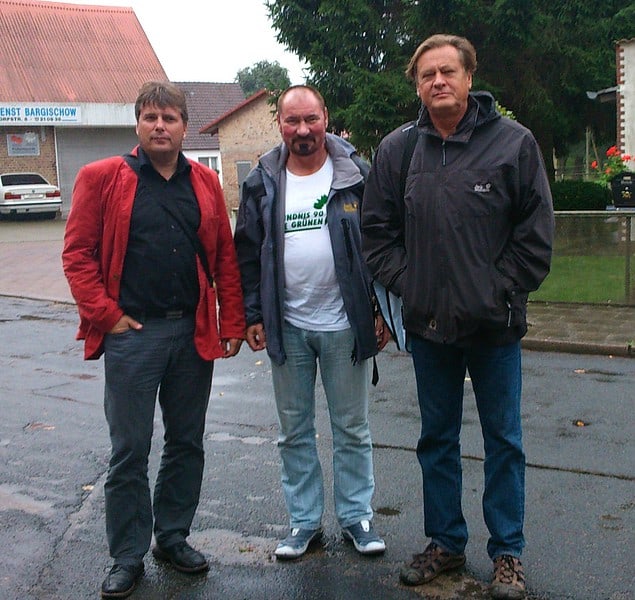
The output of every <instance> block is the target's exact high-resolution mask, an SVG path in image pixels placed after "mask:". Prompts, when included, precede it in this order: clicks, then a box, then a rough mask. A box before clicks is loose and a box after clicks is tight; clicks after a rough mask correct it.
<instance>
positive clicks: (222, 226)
mask: <svg viewBox="0 0 635 600" xmlns="http://www.w3.org/2000/svg"><path fill="white" fill-rule="evenodd" d="M135 116H136V120H137V125H136V132H137V136H138V139H139V145H138V146H137V147H136V148H135V149H134V150H133V151H132V153H131V154H130V155H127V156H126V157H121V156H115V157H111V158H107V159H104V160H100V161H97V162H94V163H91V164H89V165H86V166H85V167H83V168H82V169H81V170H80V172H79V174H78V176H77V180H76V182H75V187H74V190H73V198H72V206H71V211H70V214H69V217H68V222H67V225H66V233H65V238H64V250H63V254H62V261H63V265H64V272H65V274H66V278H67V279H68V282H69V285H70V288H71V292H72V294H73V297H74V298H75V301H76V303H77V307H78V311H79V315H80V327H79V332H78V334H77V337H78V339H83V340H84V341H85V350H84V357H85V358H86V359H97V358H99V357H100V356H101V355H102V354H104V369H105V394H104V407H105V413H106V419H107V421H108V426H109V428H110V439H111V444H112V453H111V459H110V466H109V470H108V477H107V480H106V484H105V499H106V532H107V537H108V544H109V547H110V554H111V556H112V558H113V560H114V565H113V567H112V569H111V570H110V572H109V574H108V576H107V577H106V579H105V580H104V582H103V584H102V587H101V595H102V597H103V598H125V597H127V596H128V595H130V594H131V593H132V591H133V590H134V588H135V585H136V583H137V581H138V579H139V578H140V577H141V575H142V574H143V571H144V566H143V557H144V555H145V553H146V552H147V550H148V548H149V547H150V541H151V537H152V532H153V528H154V536H155V541H156V545H155V547H154V548H153V549H152V553H153V555H154V556H155V557H156V558H157V559H159V560H165V561H167V562H169V563H170V564H171V565H172V566H173V567H174V568H175V569H177V570H179V571H181V572H184V573H200V572H204V571H206V570H207V569H208V562H207V559H206V558H205V556H203V554H201V553H200V552H198V551H197V550H195V549H193V548H192V547H191V546H190V545H189V544H188V543H187V542H186V538H187V537H188V535H189V533H190V526H191V523H192V519H193V517H194V513H195V511H196V507H197V505H198V501H199V494H200V488H201V480H202V475H203V462H204V456H203V431H204V427H205V412H206V410H207V405H208V401H209V393H210V389H211V381H212V371H213V364H214V363H213V361H214V360H215V359H217V358H228V357H230V356H234V355H235V354H236V353H237V352H238V350H239V349H240V345H241V342H242V338H243V336H244V331H245V318H244V312H243V300H242V291H241V284H240V275H239V272H238V266H237V261H236V255H235V251H234V245H233V241H232V234H231V229H230V225H229V219H228V216H227V211H226V208H225V201H224V198H223V193H222V190H221V187H220V183H219V181H218V177H217V176H216V173H215V172H214V171H212V170H210V169H208V168H206V167H204V166H203V165H201V164H199V163H196V162H190V161H188V160H187V159H186V158H185V156H184V155H183V154H182V152H181V146H182V142H183V138H184V137H185V132H186V129H187V120H188V115H187V106H186V101H185V96H184V94H183V92H182V91H181V90H180V89H179V88H178V87H176V86H174V85H172V84H169V83H159V82H149V83H146V84H145V85H143V86H142V88H141V90H140V92H139V96H138V98H137V101H136V104H135ZM217 306H218V307H219V312H218V313H217ZM157 392H158V398H159V404H160V406H161V410H162V414H163V423H164V425H165V436H164V440H165V444H164V447H163V452H162V456H161V465H160V468H159V472H158V475H157V480H156V485H155V487H154V498H153V501H152V502H151V500H150V487H149V484H148V472H147V471H148V467H147V464H148V454H149V451H150V442H151V438H152V429H153V420H154V409H155V403H156V397H157Z"/></svg>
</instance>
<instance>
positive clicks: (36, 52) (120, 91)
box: [0, 0, 168, 104]
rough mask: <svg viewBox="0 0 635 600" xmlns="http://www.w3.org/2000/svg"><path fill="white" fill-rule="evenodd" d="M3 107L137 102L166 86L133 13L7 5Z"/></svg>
mask: <svg viewBox="0 0 635 600" xmlns="http://www.w3.org/2000/svg"><path fill="white" fill-rule="evenodd" d="M0 57H1V58H0V101H3V102H98V103H109V104H110V103H130V102H134V101H135V98H136V97H137V93H138V91H139V88H140V87H141V84H142V83H144V82H145V81H149V80H161V81H167V79H168V78H167V75H166V73H165V71H164V70H163V67H162V66H161V63H160V62H159V59H158V58H157V56H156V54H155V52H154V50H153V48H152V46H151V45H150V42H149V41H148V38H147V36H146V34H145V32H144V31H143V29H142V27H141V24H140V23H139V20H138V19H137V16H136V15H135V13H134V11H133V10H132V9H131V8H126V7H115V6H87V5H78V4H62V3H54V2H40V1H38V0H0Z"/></svg>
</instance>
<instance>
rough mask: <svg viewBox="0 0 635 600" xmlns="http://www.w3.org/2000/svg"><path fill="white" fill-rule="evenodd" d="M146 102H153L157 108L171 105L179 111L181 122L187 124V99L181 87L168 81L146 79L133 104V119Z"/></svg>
mask: <svg viewBox="0 0 635 600" xmlns="http://www.w3.org/2000/svg"><path fill="white" fill-rule="evenodd" d="M146 104H154V105H155V106H158V107H159V108H166V107H168V106H171V107H173V108H176V109H178V111H179V112H180V113H181V118H182V119H183V123H185V124H186V125H187V119H188V115H187V101H186V99H185V93H184V92H183V90H182V89H181V88H179V87H178V86H176V85H174V84H173V83H170V82H169V81H148V82H147V83H144V84H143V85H142V86H141V89H140V90H139V95H138V96H137V100H136V102H135V105H134V114H135V119H136V120H137V121H138V120H139V115H140V114H141V109H142V108H143V107H144V106H145V105H146Z"/></svg>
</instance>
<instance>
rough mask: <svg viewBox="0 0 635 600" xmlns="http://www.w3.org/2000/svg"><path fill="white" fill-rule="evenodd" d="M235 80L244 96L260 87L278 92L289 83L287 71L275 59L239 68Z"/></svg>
mask: <svg viewBox="0 0 635 600" xmlns="http://www.w3.org/2000/svg"><path fill="white" fill-rule="evenodd" d="M235 81H236V82H237V83H238V84H239V85H240V89H241V90H242V91H243V93H244V94H245V96H251V95H252V94H255V93H256V92H258V91H260V90H262V89H266V90H268V91H270V92H279V91H281V90H285V89H286V88H288V87H289V86H290V85H291V80H290V79H289V72H288V71H287V69H285V68H284V67H282V66H281V65H280V63H279V62H278V61H277V60H276V61H274V62H269V61H268V60H261V61H260V62H257V63H256V64H254V65H253V66H251V67H245V68H244V69H240V71H238V73H237V74H236V80H235Z"/></svg>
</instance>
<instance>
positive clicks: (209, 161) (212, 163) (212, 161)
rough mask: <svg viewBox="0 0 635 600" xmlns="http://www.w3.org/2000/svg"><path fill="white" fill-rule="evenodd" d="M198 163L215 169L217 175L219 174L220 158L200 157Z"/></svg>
mask: <svg viewBox="0 0 635 600" xmlns="http://www.w3.org/2000/svg"><path fill="white" fill-rule="evenodd" d="M198 162H200V163H201V164H202V165H205V166H206V167H209V168H210V169H214V171H216V172H217V173H218V172H219V168H218V156H199V157H198Z"/></svg>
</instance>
